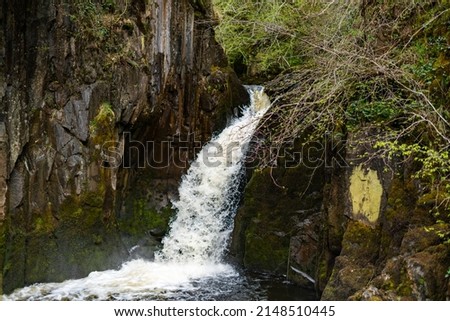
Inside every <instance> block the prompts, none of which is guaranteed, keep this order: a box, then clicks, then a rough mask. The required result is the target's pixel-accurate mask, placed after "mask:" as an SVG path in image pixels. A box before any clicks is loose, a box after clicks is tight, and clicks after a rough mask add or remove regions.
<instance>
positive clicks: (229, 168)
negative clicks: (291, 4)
mask: <svg viewBox="0 0 450 321" xmlns="http://www.w3.org/2000/svg"><path fill="white" fill-rule="evenodd" d="M248 91H249V93H250V97H251V104H250V106H248V107H247V108H245V109H244V111H243V115H242V116H241V117H240V118H237V119H234V120H233V121H232V122H231V123H230V125H229V126H227V127H226V128H225V129H224V130H223V131H222V132H221V133H220V134H219V135H217V136H216V137H215V138H213V139H212V140H211V141H210V142H209V143H208V144H206V145H205V146H204V147H203V148H202V150H201V151H200V152H199V154H198V155H197V157H196V160H195V161H194V162H193V163H192V164H191V166H190V168H189V170H188V172H187V173H186V175H185V176H184V177H183V178H182V182H181V184H180V187H179V199H178V200H177V201H174V202H173V205H174V208H175V209H176V213H177V214H176V218H175V219H174V220H173V221H172V223H171V225H170V232H169V234H168V235H167V236H166V237H165V238H164V239H163V248H162V250H161V251H160V252H159V253H157V254H156V257H155V261H154V262H148V261H144V260H134V261H130V262H127V263H125V264H124V265H123V266H122V268H121V269H120V270H110V271H103V272H92V273H91V274H90V275H89V276H88V277H86V278H84V279H79V280H68V281H65V282H62V283H46V284H36V285H32V286H29V287H26V288H23V289H19V290H16V291H15V292H14V293H13V294H11V295H10V296H3V299H5V300H27V299H28V300H63V299H68V300H111V299H112V300H139V299H172V298H175V299H189V298H192V297H190V296H189V295H191V294H189V293H192V291H194V290H198V287H202V284H204V287H202V290H203V291H206V292H207V291H213V292H215V293H210V294H207V295H206V296H205V298H207V299H211V298H212V297H214V295H217V293H220V292H223V291H225V289H227V288H229V289H233V285H235V284H237V283H239V282H240V281H239V274H238V273H237V272H236V271H235V270H234V268H233V267H232V266H230V265H227V264H225V263H223V262H222V259H223V255H224V252H225V251H226V249H227V246H228V240H229V238H230V234H231V232H232V229H233V217H234V214H235V212H236V207H237V204H238V203H237V200H238V193H239V191H238V186H239V184H240V179H241V176H242V170H243V168H244V160H245V159H244V158H245V157H244V156H245V154H246V152H247V148H248V143H249V142H250V139H251V138H252V136H253V133H254V131H255V129H256V127H257V125H258V122H259V121H260V119H261V118H262V117H263V115H264V113H265V112H266V110H267V109H268V108H269V105H270V102H269V98H268V97H267V95H265V94H264V92H263V90H262V88H261V87H257V86H251V87H248ZM224 283H226V284H227V286H224V285H223V284H224ZM211 284H217V286H216V287H212V286H211ZM230 291H231V290H230ZM232 291H236V292H242V290H241V289H236V288H235V290H232ZM194 298H195V299H199V298H202V297H194Z"/></svg>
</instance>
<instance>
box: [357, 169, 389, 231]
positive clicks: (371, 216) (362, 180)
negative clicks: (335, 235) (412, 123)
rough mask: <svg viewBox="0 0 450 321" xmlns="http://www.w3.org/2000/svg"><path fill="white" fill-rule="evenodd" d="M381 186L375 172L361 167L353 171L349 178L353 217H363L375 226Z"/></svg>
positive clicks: (378, 211)
mask: <svg viewBox="0 0 450 321" xmlns="http://www.w3.org/2000/svg"><path fill="white" fill-rule="evenodd" d="M382 195H383V186H382V185H381V182H380V180H379V178H378V175H377V172H376V171H375V170H372V169H369V170H366V169H364V168H363V167H362V166H361V165H360V166H358V167H356V168H354V169H353V173H352V175H351V177H350V199H351V202H352V208H353V216H354V217H355V218H361V216H363V217H364V218H365V219H367V221H368V222H369V223H371V224H375V223H376V222H377V221H378V217H379V216H380V205H381V196H382Z"/></svg>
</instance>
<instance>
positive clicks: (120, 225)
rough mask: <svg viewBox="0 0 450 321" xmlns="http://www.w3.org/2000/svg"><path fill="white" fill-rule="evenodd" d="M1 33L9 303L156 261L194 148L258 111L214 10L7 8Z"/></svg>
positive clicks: (57, 2) (2, 262) (111, 5)
mask: <svg viewBox="0 0 450 321" xmlns="http://www.w3.org/2000/svg"><path fill="white" fill-rule="evenodd" d="M0 20H1V21H2V28H1V29H0V48H1V50H0V61H1V63H0V68H1V72H0V269H1V270H2V271H3V286H2V287H3V289H4V290H5V291H6V292H9V291H11V290H12V289H14V288H16V287H20V286H23V285H26V284H30V283H34V282H46V281H61V280H64V279H67V278H75V277H81V276H85V275H86V274H88V273H89V272H90V271H93V270H100V269H106V268H115V267H117V266H118V265H120V263H121V262H123V260H125V259H127V258H128V257H129V252H128V250H129V248H130V247H131V246H132V245H135V244H140V245H141V246H140V250H139V251H140V255H142V256H151V250H152V249H153V248H154V245H155V244H157V242H156V241H155V240H154V239H153V238H152V237H151V235H150V231H151V230H153V231H156V230H157V229H159V230H164V228H165V226H166V224H167V222H168V219H169V217H170V215H171V210H170V206H169V203H168V200H169V198H170V197H171V195H173V194H174V193H175V192H176V185H177V182H178V180H179V178H180V176H181V175H182V173H183V171H184V170H185V169H186V167H187V165H188V161H189V160H190V159H192V157H193V155H194V153H195V151H196V149H195V148H198V145H199V144H201V143H202V142H204V141H206V140H208V139H209V138H210V136H211V135H212V134H213V133H214V132H215V131H217V130H220V129H221V128H222V127H223V126H224V125H225V124H226V121H227V118H228V117H230V115H232V113H233V110H234V108H235V107H237V106H239V105H242V104H245V103H246V102H247V101H248V96H247V93H246V91H245V89H244V88H243V87H242V86H241V85H240V83H239V81H238V79H237V78H236V76H235V74H234V73H233V72H232V71H231V69H230V68H229V67H228V65H227V60H226V57H225V56H224V53H223V51H222V49H221V48H220V46H219V45H218V44H217V43H216V42H215V40H214V34H213V28H212V25H211V24H212V23H213V21H214V19H213V17H212V11H211V4H210V2H209V1H188V0H154V1H141V0H133V1H125V2H124V1H106V2H105V1H87V2H86V1H66V0H39V1H32V2H30V1H25V0H20V1H6V2H4V3H3V4H2V5H0ZM149 146H150V147H149ZM159 160H161V161H162V162H166V164H165V165H168V166H157V165H158V161H159ZM149 164H150V165H153V166H148V165H149ZM163 167H164V168H163ZM160 233H161V231H160ZM160 233H159V234H160ZM156 234H158V233H156ZM1 279H2V278H1V277H0V280H1Z"/></svg>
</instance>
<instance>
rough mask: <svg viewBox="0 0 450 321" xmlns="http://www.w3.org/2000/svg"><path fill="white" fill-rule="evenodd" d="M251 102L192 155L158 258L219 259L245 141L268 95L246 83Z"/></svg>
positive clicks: (232, 211)
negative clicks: (239, 115)
mask: <svg viewBox="0 0 450 321" xmlns="http://www.w3.org/2000/svg"><path fill="white" fill-rule="evenodd" d="M249 92H250V94H251V105H250V107H249V108H247V109H245V110H244V113H243V116H242V117H240V118H238V119H235V120H234V121H233V122H232V123H231V124H230V125H229V126H228V127H227V128H225V129H224V130H223V131H222V132H221V133H220V134H219V135H218V136H217V137H215V138H214V139H212V140H211V142H210V143H208V144H207V145H206V146H204V147H203V149H202V150H201V151H200V153H199V154H198V155H197V158H196V160H195V162H194V163H193V164H192V165H191V167H190V169H189V171H188V172H187V174H186V175H185V176H184V177H183V180H182V182H181V185H180V188H179V195H180V198H179V200H178V201H175V202H174V203H173V204H174V208H175V209H176V212H177V217H176V219H175V220H174V221H173V222H172V224H171V229H170V233H169V235H168V236H167V237H166V238H165V239H164V240H163V245H164V247H163V250H162V251H161V253H159V255H158V256H157V258H156V260H157V261H170V262H174V261H175V262H197V263H202V262H214V263H218V262H220V260H221V258H222V256H223V253H224V252H225V250H226V246H227V240H228V239H229V237H230V234H231V232H232V228H233V225H232V222H233V216H234V214H235V212H236V206H237V197H238V192H239V190H238V186H239V184H240V180H241V176H242V175H241V174H242V169H243V162H244V156H245V154H246V152H247V147H248V143H249V142H250V139H251V137H252V135H253V133H254V131H255V129H256V126H257V125H258V122H259V120H260V118H261V117H262V116H263V115H264V112H265V111H266V110H267V108H268V107H269V100H268V98H267V96H266V95H265V94H263V92H262V91H261V89H260V88H254V87H250V88H249Z"/></svg>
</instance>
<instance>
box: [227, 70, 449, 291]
mask: <svg viewBox="0 0 450 321" xmlns="http://www.w3.org/2000/svg"><path fill="white" fill-rule="evenodd" d="M286 79H288V81H291V86H289V87H286V86H284V85H280V84H284V81H286ZM294 83H295V75H284V76H281V77H280V79H279V80H275V81H272V82H271V85H273V84H275V86H277V85H278V86H281V88H275V89H276V90H273V88H271V87H270V86H271V85H269V87H268V90H273V92H272V99H276V98H277V99H276V101H282V103H285V104H286V103H288V102H286V99H293V101H295V93H296V88H297V86H299V85H298V84H297V85H296V84H294ZM299 83H300V82H299ZM378 133H379V132H378V129H376V128H373V127H372V128H364V127H361V128H359V129H357V130H353V131H352V132H351V133H346V134H345V135H344V137H345V139H343V140H341V141H340V142H337V145H339V146H340V147H342V148H340V147H339V148H335V149H334V151H333V150H331V149H329V146H333V144H331V143H330V144H327V143H326V142H323V144H322V146H324V149H326V150H325V152H323V153H322V152H321V151H318V150H316V151H317V152H318V154H317V155H315V156H314V157H312V158H313V159H317V158H318V157H319V158H320V157H322V158H321V159H322V162H319V164H321V165H322V166H316V167H314V168H312V167H311V166H305V164H304V162H303V163H302V162H301V161H299V162H298V164H299V166H296V167H292V166H286V163H285V160H286V156H285V155H283V153H281V156H280V157H279V158H278V162H277V167H275V168H272V169H270V168H266V169H264V170H262V171H258V170H256V171H253V172H251V173H250V174H251V175H249V182H248V183H247V185H246V187H245V190H244V195H243V199H242V204H241V206H240V208H239V210H238V215H237V217H236V222H235V235H234V239H233V251H234V253H236V256H237V258H238V259H239V260H240V262H242V263H243V264H244V266H245V267H246V268H248V269H251V270H256V271H264V272H269V273H276V274H280V275H286V276H287V278H288V279H290V280H292V281H294V282H296V283H298V284H300V285H302V286H307V287H314V288H315V289H316V292H317V294H318V296H319V297H320V298H321V299H322V300H446V299H448V297H449V294H450V293H449V291H448V289H449V279H448V277H446V273H447V271H448V269H449V267H450V246H449V245H448V244H446V243H445V242H443V239H442V238H441V237H439V235H446V233H448V231H449V229H450V227H449V225H448V224H446V223H445V222H440V223H439V222H438V223H436V218H435V217H434V216H433V215H432V214H431V209H432V208H433V206H434V200H435V199H436V195H433V193H431V192H430V191H429V189H427V188H426V187H425V186H424V185H423V184H421V183H420V182H419V181H418V180H417V179H416V178H414V175H413V173H414V171H415V170H417V168H416V167H414V164H410V163H408V162H406V163H403V164H401V165H398V164H397V163H395V162H394V161H395V160H390V159H384V158H380V157H372V158H368V157H367V156H365V155H374V154H375V153H374V149H373V146H374V144H375V141H374V139H376V137H377V134H378ZM298 145H300V144H298ZM335 146H336V143H335ZM291 149H292V148H291ZM289 150H290V149H289ZM302 150H304V149H301V148H297V149H295V148H294V149H293V153H294V154H295V153H296V152H297V153H298V155H302V158H301V159H303V160H308V159H311V158H310V156H311V155H308V154H304V153H300V152H301V151H302ZM335 152H337V153H339V155H337V154H334V153H335ZM322 155H326V156H325V157H323V156H322ZM329 158H332V159H333V158H334V159H338V160H343V161H342V162H340V163H336V162H334V163H333V162H331V161H330V159H329ZM323 164H325V166H323ZM249 165H252V164H249ZM290 165H292V163H291V164H290Z"/></svg>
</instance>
